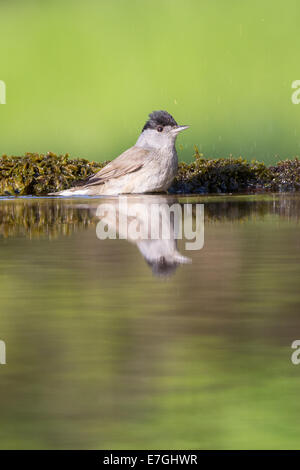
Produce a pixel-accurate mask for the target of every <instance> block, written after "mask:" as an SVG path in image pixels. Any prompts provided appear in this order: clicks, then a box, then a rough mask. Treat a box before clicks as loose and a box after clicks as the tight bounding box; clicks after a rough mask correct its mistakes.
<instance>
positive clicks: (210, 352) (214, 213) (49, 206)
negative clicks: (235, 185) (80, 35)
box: [0, 195, 300, 449]
mask: <svg viewBox="0 0 300 470" xmlns="http://www.w3.org/2000/svg"><path fill="white" fill-rule="evenodd" d="M172 200H173V199H172ZM179 201H180V202H181V203H183V202H187V201H190V202H194V203H196V202H199V203H203V204H205V244H204V247H203V249H202V250H198V251H185V249H184V247H185V244H184V240H179V242H178V252H179V253H180V254H182V255H184V256H186V257H188V258H191V260H192V263H191V264H182V265H181V264H180V263H178V264H175V265H174V266H173V267H172V269H167V270H159V269H155V266H153V263H152V264H151V263H149V262H148V261H146V259H145V256H143V253H142V252H141V250H140V249H139V247H138V246H137V244H136V243H134V242H132V241H130V242H129V241H127V240H105V241H103V240H102V241H101V240H99V239H98V238H97V237H96V226H97V222H98V220H97V217H96V216H95V213H96V209H97V206H98V205H99V199H98V200H97V199H76V200H74V199H67V200H62V199H58V198H53V199H46V198H44V199H37V198H19V199H13V198H11V199H1V200H0V339H1V340H4V341H5V342H6V348H7V364H6V365H1V366H0V416H1V427H0V447H1V448H25V449H29V448H61V449H64V448H97V449H104V448H121V449H127V448H135V449H136V448H143V449H155V448H156V449H164V448H171V449H174V448H180V449H186V448H197V449H215V448H222V449H231V448H299V422H300V402H299V392H300V365H299V366H296V365H293V364H292V362H291V354H292V349H291V343H292V341H293V340H295V339H300V313H299V312H300V293H299V280H300V263H299V261H300V255H299V247H300V241H299V240H300V239H299V229H300V223H299V221H300V197H299V196H298V195H263V196H227V197H223V196H212V197H200V198H196V197H193V198H191V199H186V198H179ZM100 202H101V203H104V202H105V200H103V199H102V200H101V201H100ZM144 254H145V253H144ZM156 267H157V266H156ZM161 271H163V272H161ZM165 271H166V272H165Z"/></svg>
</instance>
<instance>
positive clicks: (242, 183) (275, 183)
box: [0, 147, 300, 196]
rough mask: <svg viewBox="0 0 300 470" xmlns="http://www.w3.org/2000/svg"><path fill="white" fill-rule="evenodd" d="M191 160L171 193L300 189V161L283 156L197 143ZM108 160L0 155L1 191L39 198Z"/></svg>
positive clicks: (2, 192)
mask: <svg viewBox="0 0 300 470" xmlns="http://www.w3.org/2000/svg"><path fill="white" fill-rule="evenodd" d="M194 157H195V158H194V160H193V162H192V163H180V164H179V170H178V174H177V177H176V178H175V181H174V183H173V184H172V186H171V188H170V189H169V192H170V193H172V194H205V193H237V192H246V191H247V192H260V191H276V192H283V191H298V190H300V161H299V159H298V158H295V159H293V160H284V161H281V162H279V163H277V165H274V166H270V167H267V166H265V164H264V163H260V162H258V161H252V162H251V163H249V162H248V161H247V160H244V159H243V158H241V157H240V158H232V156H230V157H229V158H218V159H207V158H204V157H203V155H202V154H201V153H199V151H198V149H197V147H195V156H194ZM107 163H108V162H104V163H97V162H89V161H88V160H85V159H70V158H69V155H68V154H66V155H58V156H57V155H55V154H53V153H48V154H47V155H40V154H36V153H27V154H25V156H23V157H8V156H6V155H4V156H3V157H2V158H0V195H2V196H5V195H11V196H16V195H22V196H23V195H32V196H41V195H46V194H48V193H50V192H56V191H61V190H63V189H68V188H70V187H71V186H73V185H74V184H75V183H78V181H80V180H84V179H85V178H87V177H88V176H90V175H91V174H93V173H96V172H97V171H99V169H101V168H102V167H103V166H104V165H106V164H107Z"/></svg>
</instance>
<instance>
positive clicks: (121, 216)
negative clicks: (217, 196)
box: [97, 196, 191, 277]
mask: <svg viewBox="0 0 300 470" xmlns="http://www.w3.org/2000/svg"><path fill="white" fill-rule="evenodd" d="M122 199H124V198H122ZM125 199H126V204H123V203H122V202H121V203H120V200H119V199H109V200H108V199H106V200H105V201H103V203H102V204H99V206H98V209H97V217H99V220H100V226H99V224H98V227H97V234H98V237H99V238H105V237H106V236H107V235H108V233H107V232H109V233H110V235H111V236H112V237H113V238H116V237H117V235H118V238H120V239H126V240H128V241H130V242H131V243H134V244H135V245H136V246H137V247H138V249H139V251H140V252H141V254H142V255H143V257H144V258H145V260H146V262H147V263H148V265H149V266H151V268H152V272H153V274H154V275H155V276H161V277H168V276H170V275H171V274H173V273H174V272H175V271H176V269H177V267H178V266H179V265H180V264H186V263H190V262H191V260H190V259H189V258H187V257H185V256H183V255H181V254H180V253H179V251H178V250H177V241H176V233H177V231H178V229H179V227H178V220H179V224H180V219H177V218H176V214H174V212H173V210H170V208H171V206H172V203H174V200H173V201H170V199H169V198H167V197H161V196H144V197H133V198H130V197H127V198H125ZM176 207H177V209H178V207H180V206H179V205H177V204H176V205H175V212H176ZM173 208H174V206H173ZM178 217H182V215H181V209H180V213H178ZM100 232H101V233H100ZM99 235H100V236H99Z"/></svg>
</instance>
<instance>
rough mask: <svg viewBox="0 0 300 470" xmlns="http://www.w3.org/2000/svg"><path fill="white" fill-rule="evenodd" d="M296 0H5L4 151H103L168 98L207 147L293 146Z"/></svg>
mask: <svg viewBox="0 0 300 470" xmlns="http://www.w3.org/2000/svg"><path fill="white" fill-rule="evenodd" d="M299 13H300V3H299V1H297V0H285V1H280V0H277V1H276V0H275V1H274V0H259V1H258V0H251V1H247V0H246V1H240V0H226V1H224V0H185V1H184V2H183V1H182V0H152V1H151V2H150V1H146V0H111V1H108V0H100V1H99V0H97V1H96V0H85V1H84V2H82V1H76V0H73V1H69V0H60V1H57V0H54V1H30V0H29V1H26V2H24V1H17V0H10V1H1V2H0V17H1V29H0V80H4V81H5V82H6V86H7V98H6V99H7V104H6V105H1V106H0V129H1V134H0V136H1V138H0V143H1V145H0V154H1V153H7V154H23V153H24V152H26V151H37V152H46V151H49V150H51V151H54V152H69V153H70V154H71V155H73V156H84V157H87V158H89V159H95V160H106V159H111V158H114V157H115V156H116V155H117V154H118V153H119V152H121V151H123V150H124V149H126V148H127V147H128V146H130V145H132V144H133V143H134V142H135V140H136V138H137V136H138V133H139V131H140V129H141V128H142V126H143V124H144V121H145V119H146V117H147V114H148V113H149V112H151V111H152V110H154V109H166V110H168V111H169V112H170V113H172V114H173V115H174V117H175V119H176V120H177V121H178V122H179V123H181V124H190V125H191V129H190V130H189V131H187V132H186V133H184V135H182V136H181V137H180V138H179V144H180V145H179V150H180V152H179V154H180V159H184V160H189V159H190V158H191V157H192V154H193V146H194V144H196V145H198V146H199V148H200V150H201V151H202V152H204V154H205V155H206V156H213V157H221V156H228V155H229V154H230V153H232V154H233V155H234V156H239V155H242V156H244V157H246V158H249V159H252V158H258V159H261V160H264V161H265V162H266V163H270V162H272V161H276V160H278V159H279V158H285V157H292V156H295V155H297V154H299V146H300V135H299V123H300V105H298V106H297V105H293V104H292V102H291V95H292V88H291V84H292V82H293V81H294V80H297V79H299V78H300V70H299V68H300V62H299V52H300V43H299Z"/></svg>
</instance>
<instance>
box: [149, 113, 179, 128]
mask: <svg viewBox="0 0 300 470" xmlns="http://www.w3.org/2000/svg"><path fill="white" fill-rule="evenodd" d="M177 125H178V124H177V122H176V121H175V119H174V118H173V116H171V114H169V113H167V111H153V112H152V113H151V114H149V119H148V121H147V122H146V124H145V125H144V127H143V131H144V130H146V129H156V127H157V126H163V127H165V126H177Z"/></svg>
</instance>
